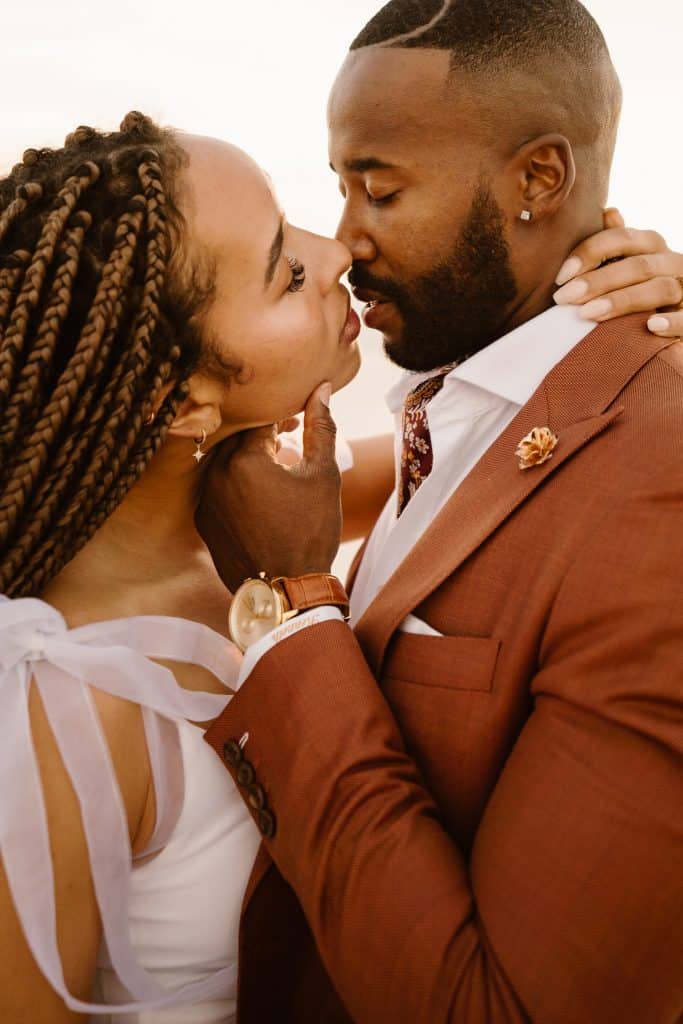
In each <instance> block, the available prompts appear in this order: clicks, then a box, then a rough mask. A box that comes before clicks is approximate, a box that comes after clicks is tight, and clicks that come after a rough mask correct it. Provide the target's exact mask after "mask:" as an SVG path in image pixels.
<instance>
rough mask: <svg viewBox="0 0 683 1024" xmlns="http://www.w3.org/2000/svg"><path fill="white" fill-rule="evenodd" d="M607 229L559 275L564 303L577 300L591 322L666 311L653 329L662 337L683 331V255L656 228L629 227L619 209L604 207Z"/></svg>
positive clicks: (651, 324)
mask: <svg viewBox="0 0 683 1024" xmlns="http://www.w3.org/2000/svg"><path fill="white" fill-rule="evenodd" d="M604 222H605V230H604V231H601V232H599V234H597V235H592V236H591V237H590V238H587V239H586V240H585V241H583V242H581V244H580V245H579V246H577V248H576V249H575V250H574V251H573V252H572V253H571V254H570V256H569V258H568V259H567V261H566V263H565V264H564V265H563V266H562V268H561V269H560V272H559V274H558V275H557V284H558V285H561V286H562V287H561V288H560V289H559V291H557V292H556V293H555V302H557V303H558V304H559V305H565V304H575V305H578V306H579V307H580V309H581V310H582V315H584V316H585V317H586V319H588V320H597V321H598V322H600V321H604V320H611V319H612V318H613V317H616V316H624V315H625V314H626V313H640V312H645V313H647V312H649V311H650V310H654V309H659V310H662V312H661V313H658V314H657V315H656V316H652V317H650V320H649V321H648V327H649V328H650V330H651V331H652V333H653V334H657V335H659V336H660V337H663V338H677V337H679V336H680V335H682V334H683V310H682V309H681V305H682V304H683V255H681V254H680V253H677V252H673V251H672V250H671V249H669V247H668V245H667V244H666V242H665V240H664V239H663V238H662V236H661V235H658V234H657V232H656V231H636V230H634V229H633V228H627V227H625V226H624V220H623V218H622V216H621V214H620V213H619V211H618V210H614V209H610V210H606V211H605V217H604Z"/></svg>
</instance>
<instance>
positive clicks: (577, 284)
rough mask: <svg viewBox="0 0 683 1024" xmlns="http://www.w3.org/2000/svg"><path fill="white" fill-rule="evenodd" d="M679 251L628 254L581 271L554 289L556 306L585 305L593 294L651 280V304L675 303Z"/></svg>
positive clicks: (680, 292) (680, 288)
mask: <svg viewBox="0 0 683 1024" xmlns="http://www.w3.org/2000/svg"><path fill="white" fill-rule="evenodd" d="M679 275H680V277H683V255H679V254H678V253H672V252H666V253H654V254H652V255H646V256H629V257H627V258H626V259H623V260H619V261H618V262H617V263H610V264H609V266H606V267H600V269H599V270H593V271H591V272H590V273H588V274H582V275H581V276H580V277H577V278H575V279H574V280H573V281H570V282H569V283H568V284H565V285H563V286H562V288H560V289H559V291H557V292H555V296H554V298H555V302H556V303H557V304H558V306H564V305H585V303H587V302H590V301H591V300H592V299H595V298H596V297H597V296H601V297H602V296H608V295H610V294H611V292H615V291H618V290H619V289H620V288H630V287H631V286H633V285H638V284H642V283H644V282H647V281H652V283H653V284H656V289H657V290H656V291H653V292H652V295H653V297H654V299H655V303H654V306H650V307H648V308H650V309H657V308H658V307H660V306H675V305H678V303H679V302H680V301H681V299H682V298H683V284H681V282H680V280H679Z"/></svg>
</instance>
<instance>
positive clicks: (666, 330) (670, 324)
mask: <svg viewBox="0 0 683 1024" xmlns="http://www.w3.org/2000/svg"><path fill="white" fill-rule="evenodd" d="M647 326H648V328H649V329H650V330H651V331H652V333H653V334H656V335H658V337H660V338H681V337H683V311H682V310H677V311H676V312H673V313H656V314H655V315H654V316H651V317H650V319H649V320H648V322H647Z"/></svg>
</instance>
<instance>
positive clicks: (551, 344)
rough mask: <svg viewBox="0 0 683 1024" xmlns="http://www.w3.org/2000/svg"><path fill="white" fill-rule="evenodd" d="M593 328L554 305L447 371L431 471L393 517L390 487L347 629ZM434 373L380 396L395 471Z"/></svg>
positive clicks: (247, 664)
mask: <svg viewBox="0 0 683 1024" xmlns="http://www.w3.org/2000/svg"><path fill="white" fill-rule="evenodd" d="M595 326H596V325H595V323H594V322H593V321H588V320H582V319H581V317H580V316H579V313H578V310H577V309H576V307H574V306H554V307H552V308H551V309H549V310H546V312H545V313H541V314H540V316H537V317H534V318H533V319H532V320H528V321H527V322H526V323H525V324H522V326H521V327H517V328H515V330H513V331H510V333H509V334H506V335H504V336H503V337H502V338H499V339H498V341H495V342H493V344H491V345H489V346H488V347H487V348H485V349H482V351H481V352H477V353H476V355H473V356H471V357H470V358H469V359H467V360H466V361H465V362H463V363H461V364H460V365H459V366H457V367H456V368H455V369H454V370H452V371H451V372H450V373H449V374H448V376H447V377H446V378H445V380H444V385H443V388H442V389H441V391H440V392H439V393H438V394H437V395H436V396H435V397H434V398H433V399H432V400H431V402H430V403H429V405H428V406H427V419H428V422H429V431H430V435H431V439H432V452H433V468H432V471H431V473H430V475H429V477H428V478H427V479H426V480H425V482H424V483H423V484H422V485H421V487H420V488H419V490H418V491H417V493H416V494H415V495H414V496H413V497H412V498H411V500H410V502H409V503H408V505H407V507H406V508H405V509H404V511H403V514H402V515H401V517H400V518H397V515H396V513H397V507H398V505H397V502H398V499H397V492H396V490H394V492H393V493H392V495H391V497H390V498H389V500H388V502H387V504H386V505H385V507H384V510H383V512H382V513H381V515H380V517H379V519H378V521H377V523H376V525H375V528H374V530H373V531H372V534H371V535H370V539H369V541H368V546H367V548H366V550H365V554H364V555H363V560H362V562H361V564H360V567H359V569H358V573H357V575H356V580H355V583H354V587H353V593H352V595H351V625H355V624H356V623H357V622H358V620H359V619H360V618H361V616H362V615H363V614H364V613H365V611H366V610H367V608H368V607H369V606H370V604H371V603H372V602H373V601H374V599H375V597H376V596H377V594H378V593H379V591H380V590H381V589H382V587H383V586H384V585H385V583H387V581H388V580H389V579H390V577H391V576H392V575H393V574H394V572H395V571H396V569H397V568H398V567H399V565H400V564H401V563H402V562H403V560H404V559H405V557H406V556H407V554H408V552H409V551H410V550H411V549H412V548H413V547H414V546H415V543H416V542H417V540H419V538H420V537H421V536H422V534H423V533H424V532H425V530H426V529H427V527H428V526H429V525H430V523H431V522H432V521H433V520H434V518H435V517H436V516H437V515H438V513H439V512H440V511H441V509H442V508H443V506H444V505H445V504H446V502H447V501H448V499H449V498H450V497H451V495H452V494H453V492H454V491H455V489H456V488H457V487H458V485H459V484H460V483H462V481H463V480H464V479H465V477H466V476H467V475H468V473H469V472H470V470H471V469H473V468H474V466H475V465H476V463H477V462H478V461H479V459H480V458H481V457H482V455H483V454H484V452H486V451H487V450H488V449H489V448H490V447H491V445H492V444H493V442H494V441H495V440H496V438H497V437H498V436H499V435H500V434H501V433H502V432H503V431H504V430H505V428H506V427H507V426H508V424H509V423H510V422H511V421H512V420H513V419H514V417H515V416H516V415H517V413H518V412H519V410H520V409H521V408H522V406H524V405H526V403H527V402H528V401H529V399H530V398H531V396H532V395H533V393H534V391H535V390H536V388H537V387H538V386H539V384H540V383H541V381H542V380H543V379H544V377H546V376H547V375H548V374H549V373H550V371H551V370H552V369H553V367H554V366H556V365H557V363H559V362H561V360H562V359H564V357H565V356H566V355H567V354H568V353H569V352H570V351H571V350H572V349H573V348H574V346H575V345H578V343H579V342H580V341H581V340H582V339H583V338H584V337H586V335H588V334H589V333H590V332H591V331H592V330H593V329H594V328H595ZM435 372H437V371H435V370H431V371H429V372H428V373H405V374H404V375H403V376H402V377H401V378H400V380H399V381H398V382H397V383H396V384H395V385H394V386H393V388H392V389H391V390H390V391H389V393H388V395H387V404H388V406H389V409H390V411H391V412H392V413H393V414H394V420H395V430H396V439H395V455H396V465H397V467H400V465H401V447H402V439H403V437H402V435H403V403H404V402H405V399H406V397H407V396H408V394H409V393H410V391H412V389H413V388H414V387H416V386H417V385H418V384H420V383H421V382H422V381H424V380H427V379H428V378H429V377H433V376H434V374H435ZM539 426H544V424H539ZM520 440H521V438H520ZM398 472H399V470H398V469H397V473H398ZM340 617H341V616H340V613H339V612H338V610H337V609H336V608H324V609H323V608H318V609H315V610H314V611H312V612H306V613H305V614H303V615H300V616H298V617H297V618H296V619H294V620H292V623H289V624H288V625H289V626H290V630H291V627H292V626H293V625H294V623H296V629H297V631H298V630H299V629H305V628H307V627H308V626H309V625H313V624H314V623H316V622H320V621H323V620H325V619H333V618H340ZM400 628H401V629H402V630H404V631H405V632H412V633H423V634H427V635H434V634H435V630H433V629H432V628H431V627H430V626H428V625H427V624H426V623H424V622H421V621H420V620H419V619H418V618H416V617H415V616H414V615H409V616H408V617H407V618H406V619H404V621H403V622H402V623H401V626H400ZM278 633H279V631H278V630H274V631H273V632H272V633H270V634H268V636H266V637H263V638H262V639H261V640H260V641H258V642H257V643H255V644H254V645H253V646H252V647H250V648H249V650H248V651H247V653H246V655H245V659H244V663H243V666H242V671H241V672H240V683H241V682H242V681H243V680H244V679H246V678H247V676H248V675H249V673H250V672H251V671H252V669H253V667H254V666H255V664H256V662H257V661H258V660H259V659H260V658H261V657H262V656H263V655H264V654H265V653H266V651H268V650H270V648H271V647H272V646H273V645H274V644H275V643H278V642H279V641H280V640H281V639H284V636H283V635H282V634H281V633H280V634H279V635H278ZM287 635H289V631H288V633H287ZM436 635H438V634H436Z"/></svg>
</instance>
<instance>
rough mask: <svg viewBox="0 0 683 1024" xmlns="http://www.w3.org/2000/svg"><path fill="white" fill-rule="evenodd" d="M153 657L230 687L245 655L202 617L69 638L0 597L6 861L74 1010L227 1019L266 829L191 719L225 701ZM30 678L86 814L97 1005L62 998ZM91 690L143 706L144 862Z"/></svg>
mask: <svg viewBox="0 0 683 1024" xmlns="http://www.w3.org/2000/svg"><path fill="white" fill-rule="evenodd" d="M152 658H163V659H165V660H169V661H178V662H185V663H192V664H196V665H201V666H203V667H204V668H206V669H208V670H209V671H211V672H212V673H213V674H214V675H215V676H216V677H217V678H218V679H220V680H221V682H222V683H223V684H224V685H225V686H227V687H231V688H234V687H235V686H236V681H237V675H238V671H239V658H240V656H239V654H238V652H237V651H236V649H235V648H234V647H233V646H232V645H231V644H230V643H229V642H228V641H227V640H226V639H225V638H224V637H222V636H220V635H219V634H217V633H215V632H214V631H213V630H211V629H209V628H208V627H206V626H202V625H200V624H199V623H195V622H190V621H188V620H185V619H171V618H162V617H148V616H145V617H138V618H129V619H118V620H115V621H112V622H103V623H96V624H93V625H89V626H84V627H81V628H79V629H74V630H69V629H68V627H67V626H66V623H65V622H64V620H63V618H62V616H61V615H60V614H59V612H57V611H56V610H55V609H54V608H52V607H51V606H50V605H48V604H46V603H45V602H43V601H38V600H35V599H32V598H22V599H18V600H12V601H9V600H7V599H6V598H2V597H0V778H2V779H5V780H11V785H6V786H4V787H3V793H2V799H0V852H1V854H2V858H3V862H4V867H5V871H6V874H7V878H8V881H9V885H10V888H11V890H12V895H13V899H14V902H15V905H16V907H17V912H18V915H19V919H20V921H21V924H22V928H23V930H24V934H25V936H26V940H27V942H28V944H29V946H30V948H31V950H32V952H33V955H34V957H35V959H36V961H37V963H38V964H39V966H40V968H41V970H42V971H43V973H44V974H45V976H46V977H47V978H48V979H49V981H50V983H51V984H52V986H53V988H55V989H56V991H57V992H59V994H60V995H61V996H62V998H63V999H64V1000H65V1002H66V1004H67V1005H68V1006H69V1007H70V1008H71V1009H73V1010H76V1011H79V1012H81V1013H88V1014H90V1015H91V1019H92V1020H93V1021H107V1020H110V1021H112V1022H121V1024H181V1022H182V1024H228V1022H231V1021H234V1019H235V996H236V980H237V940H238V926H239V914H240V906H241V903H242V899H243V896H244V892H245V889H246V885H247V881H248V878H249V874H250V872H251V868H252V865H253V863H254V859H255V856H256V852H257V850H258V846H259V842H260V835H259V833H258V830H257V828H256V826H255V825H254V823H253V821H252V818H251V816H250V815H249V813H248V812H247V810H246V808H245V807H244V804H243V802H242V799H241V797H240V796H239V794H238V792H237V790H236V788H235V786H234V783H233V781H232V779H231V777H230V776H229V775H228V773H227V772H226V771H225V769H224V768H223V767H222V765H221V764H220V762H219V760H218V758H217V757H216V755H215V753H214V752H213V750H211V748H210V747H208V746H207V744H206V743H205V742H204V740H203V738H202V730H201V729H199V728H198V727H196V726H194V725H192V724H191V721H208V720H210V719H212V718H214V717H215V716H216V715H217V714H219V713H220V711H221V710H222V709H223V708H224V707H225V705H226V703H227V700H229V699H230V698H229V695H227V696H219V695H216V694H209V693H195V692H190V691H186V690H183V689H182V688H181V687H180V686H179V685H178V683H177V682H176V679H175V677H174V675H173V673H172V672H171V671H170V670H169V669H166V668H164V667H162V666H160V665H159V664H157V663H156V662H155V661H152V660H151V659H152ZM31 677H33V678H34V679H35V683H36V686H37V687H38V689H39V691H40V695H41V698H42V701H43V704H44V706H45V710H46V713H47V715H48V718H49V720H50V725H51V728H52V730H53V732H54V734H55V738H56V740H57V743H58V746H59V748H60V753H61V755H62V758H63V760H64V763H65V765H66V768H67V770H68V772H69V774H70V776H71V780H72V783H73V785H74V789H75V791H76V793H77V795H78V798H79V801H80V804H81V811H82V815H83V822H84V827H85V833H86V838H87V841H88V848H89V853H90V863H91V869H92V874H93V882H94V885H95V891H96V895H97V900H98V905H99V909H100V913H101V916H102V925H103V942H102V949H101V952H100V958H99V965H98V971H97V981H96V987H95V992H94V993H93V996H92V1001H91V1002H88V1003H85V1002H82V1001H80V1000H78V999H76V998H74V997H73V996H72V995H71V994H70V993H69V992H68V991H67V989H66V985H65V982H64V976H63V972H62V966H61V962H60V958H59V953H58V950H57V943H56V929H55V900H54V883H53V877H52V866H51V859H50V851H49V836H48V832H47V824H46V819H45V811H44V802H43V797H42V789H41V784H40V776H39V773H38V769H37V765H36V759H35V754H34V751H33V746H32V742H31V735H30V723H29V714H28V691H29V686H30V680H31ZM91 686H92V687H95V688H97V689H100V690H102V691H104V692H107V693H111V694H113V695H115V696H118V697H123V698H125V699H127V700H131V701H134V702H136V703H139V704H140V705H142V707H143V719H144V723H145V731H146V738H147V745H148V749H149V754H150V763H151V765H152V774H153V778H154V785H155V795H156V802H157V823H156V828H155V833H154V836H153V837H152V840H151V842H150V844H149V845H148V847H147V849H146V850H145V851H143V853H142V854H141V855H140V857H139V858H138V861H141V862H139V863H137V864H136V863H133V861H132V857H131V849H130V842H129V839H128V826H127V821H126V817H125V811H124V808H123V801H122V798H121V794H120V792H119V789H118V786H117V784H116V780H115V777H114V773H113V770H112V767H111V759H110V755H109V751H108V747H107V745H106V741H105V739H104V736H103V733H102V729H101V726H100V723H99V720H98V718H97V713H96V711H95V707H94V703H93V701H92V699H91V696H90V687H91ZM158 851H160V852H158ZM150 854H156V855H155V856H153V857H152V858H151V859H150V858H149V855H150Z"/></svg>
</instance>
